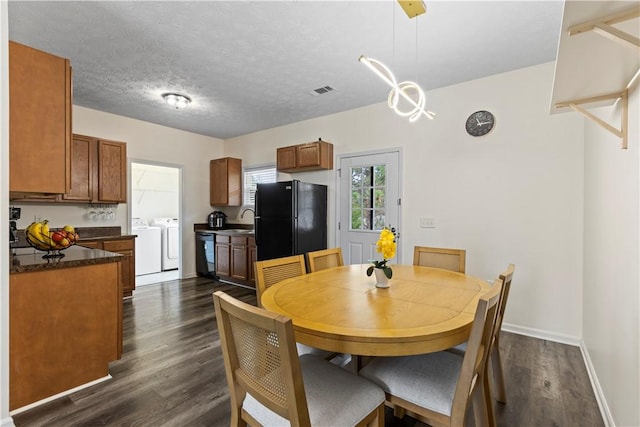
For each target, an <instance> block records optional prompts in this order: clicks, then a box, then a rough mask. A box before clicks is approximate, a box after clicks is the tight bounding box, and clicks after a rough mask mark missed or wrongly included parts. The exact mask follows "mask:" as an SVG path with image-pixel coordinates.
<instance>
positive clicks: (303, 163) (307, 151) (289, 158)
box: [276, 140, 333, 172]
mask: <svg viewBox="0 0 640 427" xmlns="http://www.w3.org/2000/svg"><path fill="white" fill-rule="evenodd" d="M276 156H277V159H276V165H277V166H276V168H277V169H278V170H279V171H281V172H303V171H311V170H323V169H325V170H330V169H333V144H331V143H330V142H326V141H322V140H318V141H314V142H309V143H307V144H299V145H292V146H290V147H281V148H278V150H277V154H276Z"/></svg>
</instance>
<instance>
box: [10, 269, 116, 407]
mask: <svg viewBox="0 0 640 427" xmlns="http://www.w3.org/2000/svg"><path fill="white" fill-rule="evenodd" d="M119 266H120V262H108V263H98V264H89V265H81V266H77V267H70V268H59V269H58V268H56V269H51V270H48V269H42V270H36V271H28V272H22V273H16V274H11V275H10V276H9V296H10V298H9V302H7V304H10V305H9V315H8V316H9V319H8V320H9V347H10V349H11V350H10V357H9V377H10V378H9V390H8V391H9V395H8V400H9V409H11V410H14V409H18V408H21V407H24V406H25V405H29V404H32V403H34V402H37V401H39V400H42V399H46V398H49V397H51V396H54V395H56V394H58V393H62V392H65V391H67V390H69V389H72V388H74V387H79V386H82V385H84V384H87V383H90V382H92V381H96V380H98V379H100V378H104V377H106V376H107V375H109V363H110V362H113V361H114V360H117V359H119V358H120V356H121V354H122V299H121V293H122V290H121V289H120V283H119V282H118V270H119Z"/></svg>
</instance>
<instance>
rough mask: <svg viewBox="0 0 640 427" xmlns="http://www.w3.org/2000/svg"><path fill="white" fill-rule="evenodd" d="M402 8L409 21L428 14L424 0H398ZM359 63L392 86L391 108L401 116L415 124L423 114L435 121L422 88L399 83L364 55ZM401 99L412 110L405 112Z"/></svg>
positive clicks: (381, 65) (374, 61)
mask: <svg viewBox="0 0 640 427" xmlns="http://www.w3.org/2000/svg"><path fill="white" fill-rule="evenodd" d="M398 3H400V6H402V8H403V9H404V11H405V12H406V13H407V16H408V17H409V19H411V18H415V17H416V16H418V15H422V14H423V13H425V12H426V7H425V5H424V2H422V0H418V1H404V0H398ZM393 15H394V18H393V20H394V29H393V31H394V38H395V9H394V14H393ZM393 48H394V56H395V41H394V47H393ZM358 61H360V62H362V63H363V64H364V65H366V66H367V67H368V68H369V69H370V70H371V71H373V72H374V73H375V74H376V75H377V76H378V77H380V78H381V79H382V80H383V81H384V82H385V83H387V84H388V85H389V86H391V92H389V97H388V98H387V103H388V105H389V108H391V109H393V111H395V112H396V114H398V115H399V116H402V117H409V121H410V122H415V121H416V120H418V119H419V118H420V117H421V116H422V115H423V114H424V115H425V116H427V117H428V118H430V119H431V120H433V118H434V117H435V116H436V114H435V113H434V112H433V111H428V110H425V109H424V107H425V105H426V98H425V95H424V91H423V90H422V88H421V87H420V86H419V85H418V84H417V83H415V82H411V81H404V82H401V83H398V82H397V80H396V78H395V76H394V75H393V73H392V72H391V70H390V69H389V68H388V67H387V66H386V65H384V64H383V63H382V62H380V61H378V60H376V59H373V58H367V57H366V56H364V55H360V58H358ZM417 62H418V24H417V21H416V68H417V66H418V64H417ZM400 98H402V99H403V100H404V101H406V102H408V103H409V106H410V109H409V110H408V111H403V110H401V109H400Z"/></svg>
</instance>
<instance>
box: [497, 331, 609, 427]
mask: <svg viewBox="0 0 640 427" xmlns="http://www.w3.org/2000/svg"><path fill="white" fill-rule="evenodd" d="M502 330H503V331H507V332H513V333H514V334H519V335H525V336H528V337H532V338H538V339H543V340H547V341H553V342H558V343H560V344H567V345H572V346H575V347H579V348H580V353H582V359H583V360H584V365H585V367H586V368H587V374H588V375H589V381H590V382H591V388H592V389H593V393H594V394H595V397H596V401H597V402H598V408H599V409H600V415H601V416H602V421H603V422H604V424H605V426H606V427H614V426H615V422H614V421H613V416H612V415H611V411H610V410H609V406H608V405H607V399H606V398H605V396H604V393H603V392H602V388H601V387H600V383H599V382H598V376H597V375H596V371H595V368H594V367H593V363H591V358H590V357H589V351H588V350H587V347H586V345H585V343H584V340H582V339H581V338H578V337H575V336H571V335H564V334H557V333H554V332H549V331H543V330H541V329H534V328H528V327H525V326H518V325H512V324H506V323H503V324H502Z"/></svg>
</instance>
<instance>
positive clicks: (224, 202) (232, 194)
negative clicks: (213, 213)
mask: <svg viewBox="0 0 640 427" xmlns="http://www.w3.org/2000/svg"><path fill="white" fill-rule="evenodd" d="M209 181H210V182H209V202H210V204H211V206H240V205H241V204H242V160H241V159H234V158H232V157H225V158H222V159H214V160H211V161H210V162H209Z"/></svg>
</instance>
